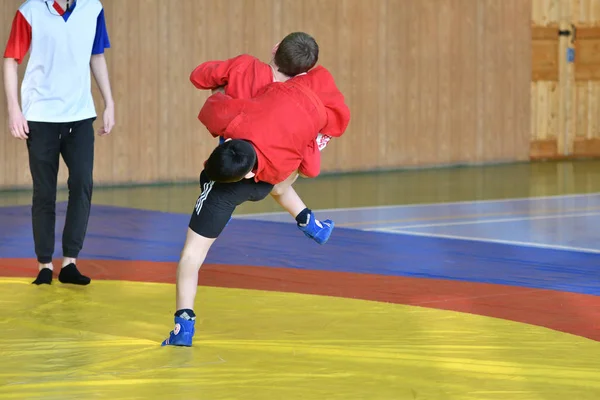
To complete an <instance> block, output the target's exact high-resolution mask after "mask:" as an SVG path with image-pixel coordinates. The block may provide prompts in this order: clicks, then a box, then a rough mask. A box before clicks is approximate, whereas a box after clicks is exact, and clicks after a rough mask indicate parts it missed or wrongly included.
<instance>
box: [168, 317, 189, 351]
mask: <svg viewBox="0 0 600 400" xmlns="http://www.w3.org/2000/svg"><path fill="white" fill-rule="evenodd" d="M195 324H196V321H195V320H189V319H185V318H181V317H175V328H173V330H172V331H171V333H170V334H169V338H168V339H166V340H165V341H164V342H162V344H161V346H186V347H191V346H192V338H193V337H194V332H195V328H194V325H195Z"/></svg>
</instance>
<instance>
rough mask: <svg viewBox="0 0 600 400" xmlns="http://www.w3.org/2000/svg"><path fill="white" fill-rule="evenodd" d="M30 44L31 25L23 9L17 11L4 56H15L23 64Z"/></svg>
mask: <svg viewBox="0 0 600 400" xmlns="http://www.w3.org/2000/svg"><path fill="white" fill-rule="evenodd" d="M29 46H31V25H29V22H27V20H26V19H25V17H24V16H23V14H21V11H17V14H16V15H15V18H14V19H13V22H12V28H11V29H10V36H9V37H8V43H6V49H5V50H4V58H14V59H15V60H17V62H18V63H19V64H21V62H23V59H24V58H25V55H26V54H27V52H28V51H29Z"/></svg>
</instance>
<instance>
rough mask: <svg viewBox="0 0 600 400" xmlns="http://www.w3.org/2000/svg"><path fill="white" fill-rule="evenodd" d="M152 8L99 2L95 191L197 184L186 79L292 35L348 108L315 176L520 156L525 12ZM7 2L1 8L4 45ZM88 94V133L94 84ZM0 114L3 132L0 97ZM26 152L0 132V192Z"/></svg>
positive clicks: (196, 131)
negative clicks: (105, 97)
mask: <svg viewBox="0 0 600 400" xmlns="http://www.w3.org/2000/svg"><path fill="white" fill-rule="evenodd" d="M544 1H549V0H544ZM163 3H164V2H161V1H158V0H127V1H126V2H113V1H107V0H105V1H104V6H105V8H106V16H107V24H108V29H109V34H110V36H111V42H112V45H113V47H112V49H110V50H109V51H108V52H107V59H108V62H109V69H110V74H111V79H112V84H113V91H114V97H115V101H116V118H117V126H116V127H115V130H114V132H113V134H111V135H110V136H109V137H105V138H97V140H96V143H97V151H96V170H95V179H96V182H97V183H99V184H102V183H104V184H109V183H128V182H156V181H178V180H190V179H192V180H193V179H196V177H197V175H198V173H199V171H200V169H201V167H202V162H203V160H204V158H205V157H206V156H207V155H208V154H209V152H210V151H211V149H212V148H213V147H214V145H215V144H216V141H215V140H213V139H211V138H210V137H209V135H208V134H207V133H206V132H205V130H204V129H203V127H202V126H201V125H200V124H199V122H198V121H197V119H196V115H197V113H198V110H199V108H200V107H201V105H202V102H203V101H204V99H205V98H206V96H207V95H208V93H205V92H201V91H198V90H195V89H194V88H193V87H192V85H191V84H190V83H189V80H188V77H189V74H190V72H191V71H192V69H193V68H194V67H195V66H196V65H197V64H199V63H200V62H202V61H205V60H208V59H219V58H226V57H232V56H235V55H237V54H240V53H250V54H253V55H256V56H258V57H260V58H262V59H263V60H268V59H269V57H270V50H271V48H272V46H273V45H274V44H275V43H276V42H277V41H278V40H280V39H281V37H283V36H284V35H285V34H286V33H288V32H291V31H294V30H304V31H307V32H310V33H312V34H313V35H314V36H315V37H316V38H317V40H318V41H319V44H320V47H321V57H320V62H321V64H323V65H325V66H326V67H328V68H329V69H330V70H331V72H332V73H333V75H334V76H335V78H336V81H337V83H338V85H339V87H340V89H341V90H342V92H343V93H344V94H345V95H346V97H347V101H348V104H349V105H350V107H351V110H352V122H351V125H350V127H349V129H348V132H347V133H346V135H345V136H344V137H343V138H342V139H339V140H334V141H332V142H331V144H330V146H329V147H328V148H327V149H326V150H325V152H324V153H323V167H324V170H325V171H351V170H369V169H380V168H395V167H402V166H422V165H443V164H456V163H481V162H496V161H505V160H525V159H526V158H527V157H528V145H529V136H530V134H529V132H530V129H529V126H530V120H531V117H530V106H531V105H530V102H529V98H528V96H529V93H530V91H531V88H530V79H531V46H530V29H529V27H530V21H531V11H532V8H531V2H530V0H502V1H497V0H378V1H376V2H365V1H361V0H335V1H333V0H329V1H322V0H307V1H302V2H299V1H293V0H244V1H239V0H222V1H212V0H180V1H178V2H177V7H176V8H172V9H170V10H169V12H164V4H163ZM19 4H20V1H17V0H4V1H3V2H2V4H1V5H0V22H1V23H2V27H3V29H2V30H1V31H0V42H1V43H2V44H3V45H4V43H6V39H7V37H8V30H9V26H10V22H11V20H12V17H13V16H14V13H15V10H16V9H17V7H18V5H19ZM265 10H268V11H267V12H265ZM23 69H24V68H23ZM94 95H95V99H96V102H97V109H98V112H99V117H100V118H99V122H100V120H101V115H102V101H101V99H100V96H99V93H98V90H97V89H96V88H95V84H94ZM551 103H552V101H550V102H549V104H551ZM538 106H539V104H538ZM0 113H2V114H0V115H1V116H3V117H4V118H3V121H2V122H3V125H4V126H5V125H6V124H5V121H6V105H5V102H4V97H2V100H0ZM99 122H98V123H99ZM26 154H27V153H26V149H25V145H24V143H23V142H19V141H17V140H14V139H12V138H11V137H10V135H9V133H8V132H7V130H6V129H1V130H0V155H3V156H4V157H3V161H2V162H1V163H0V166H1V168H2V169H1V170H0V187H12V186H28V185H29V184H30V177H29V171H28V166H27V161H26V160H27V158H26ZM60 176H61V178H60V182H61V183H64V182H65V180H66V173H65V170H64V164H62V170H61V175H60Z"/></svg>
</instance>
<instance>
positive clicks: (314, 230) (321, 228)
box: [298, 212, 335, 245]
mask: <svg viewBox="0 0 600 400" xmlns="http://www.w3.org/2000/svg"><path fill="white" fill-rule="evenodd" d="M334 227H335V224H334V223H333V221H332V220H330V219H326V220H325V221H319V220H318V219H316V218H315V216H314V214H313V213H312V212H311V213H310V214H309V218H308V222H307V223H306V224H300V223H299V224H298V229H300V230H301V231H302V232H304V235H306V237H309V238H311V239H313V240H314V241H315V242H317V243H318V244H321V245H322V244H325V243H327V240H329V237H330V236H331V232H333V228H334Z"/></svg>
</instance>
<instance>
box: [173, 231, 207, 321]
mask: <svg viewBox="0 0 600 400" xmlns="http://www.w3.org/2000/svg"><path fill="white" fill-rule="evenodd" d="M214 241H215V239H209V238H205V237H203V236H200V235H198V234H197V233H196V232H194V231H192V230H191V229H190V228H188V231H187V237H186V240H185V245H184V246H183V251H182V252H181V259H180V260H179V265H178V266H177V310H183V309H190V310H193V309H194V301H195V299H196V292H197V290H198V271H200V267H201V266H202V263H204V259H205V258H206V255H207V254H208V250H209V249H210V247H211V246H212V244H213V243H214Z"/></svg>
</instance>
